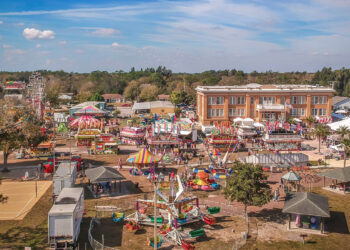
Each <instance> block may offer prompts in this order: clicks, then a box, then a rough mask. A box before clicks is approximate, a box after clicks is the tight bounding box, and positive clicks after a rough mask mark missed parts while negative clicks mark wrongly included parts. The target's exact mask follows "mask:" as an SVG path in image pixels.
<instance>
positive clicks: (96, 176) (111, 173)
mask: <svg viewBox="0 0 350 250" xmlns="http://www.w3.org/2000/svg"><path fill="white" fill-rule="evenodd" d="M85 174H86V176H87V177H88V178H89V180H90V182H92V183H99V182H108V181H120V180H124V179H125V178H124V176H122V175H121V174H120V173H119V172H118V171H117V170H115V169H113V168H110V167H97V168H92V169H87V170H86V171H85Z"/></svg>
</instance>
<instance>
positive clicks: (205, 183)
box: [187, 169, 220, 191]
mask: <svg viewBox="0 0 350 250" xmlns="http://www.w3.org/2000/svg"><path fill="white" fill-rule="evenodd" d="M196 170H197V169H194V171H193V172H194V173H195V174H196V178H195V179H194V180H188V181H187V185H188V186H189V187H191V188H192V189H193V190H205V191H211V190H215V189H218V188H220V185H219V184H218V183H217V182H215V180H214V179H213V178H210V175H209V173H207V172H206V171H200V172H198V170H197V173H196V172H195V171H196Z"/></svg>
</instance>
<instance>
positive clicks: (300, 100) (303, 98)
mask: <svg viewBox="0 0 350 250" xmlns="http://www.w3.org/2000/svg"><path fill="white" fill-rule="evenodd" d="M305 103H306V98H305V96H303V95H302V96H299V103H298V104H305Z"/></svg>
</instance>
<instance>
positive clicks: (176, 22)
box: [0, 0, 350, 72]
mask: <svg viewBox="0 0 350 250" xmlns="http://www.w3.org/2000/svg"><path fill="white" fill-rule="evenodd" d="M348 13H350V1H349V0H289V1H278V0H266V1H265V0H238V1H235V0H215V1H214V0H198V1H186V0H183V1H164V0H159V1H131V0H129V1H106V0H99V1H95V0H94V1H93V0H85V1H82V0H77V1H65V0H50V1H42V0H40V1H37V0H36V1H29V0H15V1H14V0H2V1H1V2H0V55H1V60H0V70H9V71H17V70H36V69H50V70H61V69H62V70H65V71H74V72H90V71H93V70H107V71H115V70H120V69H122V70H129V69H130V68H131V67H133V66H134V67H136V68H138V69H139V68H146V67H157V66H158V65H164V66H166V67H167V68H170V69H172V70H173V71H175V72H201V71H204V70H210V69H233V68H236V69H242V70H244V71H247V72H250V71H253V70H257V71H266V70H273V71H315V70H318V69H321V68H322V67H324V66H327V67H333V68H340V67H350V46H349V45H350V28H349V27H350V15H349V14H348Z"/></svg>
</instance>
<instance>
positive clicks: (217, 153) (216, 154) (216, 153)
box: [211, 148, 221, 156]
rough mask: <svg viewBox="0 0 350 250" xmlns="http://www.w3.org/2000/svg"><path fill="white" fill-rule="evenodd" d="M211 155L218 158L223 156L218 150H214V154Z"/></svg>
mask: <svg viewBox="0 0 350 250" xmlns="http://www.w3.org/2000/svg"><path fill="white" fill-rule="evenodd" d="M211 155H215V156H218V155H221V153H220V151H219V150H218V149H216V148H215V149H214V151H213V153H211Z"/></svg>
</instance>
